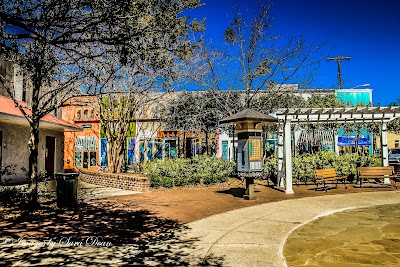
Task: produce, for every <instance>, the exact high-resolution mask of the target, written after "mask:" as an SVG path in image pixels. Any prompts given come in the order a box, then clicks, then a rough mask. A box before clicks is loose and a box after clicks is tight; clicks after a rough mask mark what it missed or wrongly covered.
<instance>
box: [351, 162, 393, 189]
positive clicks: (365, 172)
mask: <svg viewBox="0 0 400 267" xmlns="http://www.w3.org/2000/svg"><path fill="white" fill-rule="evenodd" d="M385 178H389V179H390V180H391V181H392V183H393V184H394V186H395V187H396V189H397V184H396V182H397V181H398V178H397V177H396V175H395V173H394V169H393V166H385V167H358V168H357V182H360V188H362V183H363V181H364V180H367V181H368V180H369V179H379V180H381V183H383V182H384V179H385Z"/></svg>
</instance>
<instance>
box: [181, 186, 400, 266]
mask: <svg viewBox="0 0 400 267" xmlns="http://www.w3.org/2000/svg"><path fill="white" fill-rule="evenodd" d="M395 203H400V191H391V192H369V193H354V194H341V195H327V196H319V197H310V198H301V199H293V200H285V201H280V202H273V203H267V204H261V205H257V206H252V207H248V208H242V209H238V210H233V211H229V212H226V213H223V214H218V215H214V216H211V217H208V218H205V219H202V220H199V221H195V222H193V223H190V224H188V226H189V228H190V229H191V230H190V232H189V233H188V234H187V235H186V236H185V238H193V239H196V240H197V241H196V242H195V243H194V246H193V247H194V249H191V250H189V251H187V252H188V253H189V254H191V255H192V256H196V257H200V258H203V259H205V258H207V257H212V256H217V257H222V258H223V264H222V266H238V267H239V266H240V267H242V266H252V267H255V266H263V267H264V266H286V263H285V260H284V258H283V256H282V248H283V245H284V243H285V242H286V239H287V237H288V236H289V234H290V233H291V232H292V231H293V230H295V229H296V228H298V227H299V226H301V225H303V224H306V223H308V222H310V221H312V220H314V219H316V218H318V217H321V216H326V215H329V214H332V213H335V212H339V211H344V210H347V209H355V208H361V207H368V206H376V205H385V204H395Z"/></svg>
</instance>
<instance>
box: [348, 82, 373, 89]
mask: <svg viewBox="0 0 400 267" xmlns="http://www.w3.org/2000/svg"><path fill="white" fill-rule="evenodd" d="M369 86H370V84H369V83H366V84H359V85H356V86H354V87H351V88H350V89H356V88H357V87H369Z"/></svg>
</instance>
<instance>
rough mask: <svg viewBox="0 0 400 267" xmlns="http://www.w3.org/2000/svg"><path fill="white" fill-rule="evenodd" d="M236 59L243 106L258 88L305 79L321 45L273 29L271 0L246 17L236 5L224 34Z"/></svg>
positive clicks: (248, 105) (249, 100) (308, 78)
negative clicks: (243, 100) (243, 91)
mask: <svg viewBox="0 0 400 267" xmlns="http://www.w3.org/2000/svg"><path fill="white" fill-rule="evenodd" d="M224 38H225V40H226V41H227V42H228V44H229V45H230V51H233V54H232V56H233V57H234V59H235V60H236V62H237V63H238V64H237V68H236V69H237V71H239V77H240V78H241V79H240V82H241V83H240V84H237V85H236V86H241V87H244V89H245V92H246V100H245V102H246V106H247V107H250V103H251V101H252V99H253V98H254V96H255V95H256V94H257V93H258V92H259V91H260V90H263V89H264V90H267V89H275V92H271V95H273V94H277V93H279V90H280V89H281V86H280V85H283V84H285V83H290V82H293V81H296V83H300V82H299V81H301V82H307V81H309V80H310V79H311V78H312V75H311V72H310V71H312V70H313V69H314V68H315V67H318V64H317V63H318V62H319V61H320V60H321V58H315V56H316V52H318V51H319V50H320V49H321V47H322V45H320V44H312V43H311V44H308V43H306V41H305V40H304V39H303V38H302V37H285V36H281V35H278V34H275V33H274V31H273V16H272V2H269V3H267V4H264V3H262V2H260V3H259V8H258V12H257V14H256V15H255V16H253V17H251V18H250V17H246V14H242V13H241V12H240V10H239V8H238V7H236V8H235V15H234V19H233V20H232V22H231V26H230V27H229V28H227V30H226V31H225V35H224Z"/></svg>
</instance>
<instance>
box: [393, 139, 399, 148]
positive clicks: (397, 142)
mask: <svg viewBox="0 0 400 267" xmlns="http://www.w3.org/2000/svg"><path fill="white" fill-rule="evenodd" d="M394 147H395V148H399V147H400V140H394Z"/></svg>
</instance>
